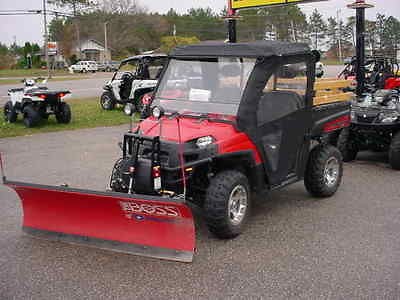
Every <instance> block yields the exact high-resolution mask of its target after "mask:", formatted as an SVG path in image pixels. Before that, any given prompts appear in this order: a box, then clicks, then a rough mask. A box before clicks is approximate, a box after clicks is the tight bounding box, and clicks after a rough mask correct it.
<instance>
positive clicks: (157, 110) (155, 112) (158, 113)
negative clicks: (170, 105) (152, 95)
mask: <svg viewBox="0 0 400 300" xmlns="http://www.w3.org/2000/svg"><path fill="white" fill-rule="evenodd" d="M151 115H152V116H153V117H154V118H156V119H161V118H162V116H163V115H164V109H163V108H162V107H161V106H154V107H153V109H152V111H151Z"/></svg>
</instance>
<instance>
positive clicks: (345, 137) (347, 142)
mask: <svg viewBox="0 0 400 300" xmlns="http://www.w3.org/2000/svg"><path fill="white" fill-rule="evenodd" d="M337 148H338V149H339V151H340V152H341V153H342V157H343V161H344V162H349V161H353V160H355V159H356V157H357V153H358V148H357V145H356V143H355V142H354V140H353V139H352V138H351V134H350V128H344V129H343V130H342V131H341V132H340V134H339V137H338V141H337Z"/></svg>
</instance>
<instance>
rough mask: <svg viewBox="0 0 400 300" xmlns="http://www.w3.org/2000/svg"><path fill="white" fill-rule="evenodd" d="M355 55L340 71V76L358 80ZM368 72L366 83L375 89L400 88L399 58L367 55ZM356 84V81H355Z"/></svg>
mask: <svg viewBox="0 0 400 300" xmlns="http://www.w3.org/2000/svg"><path fill="white" fill-rule="evenodd" d="M356 64H357V60H356V58H355V57H353V58H351V59H350V60H348V61H347V62H346V63H345V68H344V69H343V70H342V71H341V72H340V73H339V75H338V78H343V79H349V80H354V81H355V80H356ZM364 69H365V72H366V84H367V85H370V86H372V87H373V88H374V89H385V90H392V89H399V90H400V77H399V75H400V73H399V70H400V69H399V64H398V62H397V60H395V59H393V58H389V57H382V56H373V57H367V58H366V60H365V64H364ZM355 84H356V82H355Z"/></svg>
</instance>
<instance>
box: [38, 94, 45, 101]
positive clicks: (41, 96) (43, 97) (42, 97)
mask: <svg viewBox="0 0 400 300" xmlns="http://www.w3.org/2000/svg"><path fill="white" fill-rule="evenodd" d="M38 97H39V98H40V99H43V100H46V97H47V96H46V95H43V94H40V95H38Z"/></svg>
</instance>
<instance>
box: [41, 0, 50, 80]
mask: <svg viewBox="0 0 400 300" xmlns="http://www.w3.org/2000/svg"><path fill="white" fill-rule="evenodd" d="M46 1H47V0H43V23H44V56H45V58H46V67H47V77H48V78H51V72H50V61H49V51H48V48H47V47H48V42H49V40H48V35H47V10H46Z"/></svg>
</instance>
